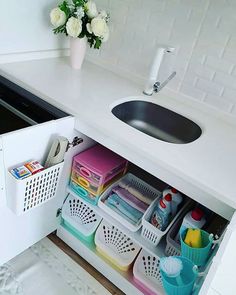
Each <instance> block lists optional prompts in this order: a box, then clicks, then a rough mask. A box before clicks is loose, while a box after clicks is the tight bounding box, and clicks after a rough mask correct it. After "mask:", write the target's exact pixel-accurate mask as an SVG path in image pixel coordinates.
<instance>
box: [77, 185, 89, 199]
mask: <svg viewBox="0 0 236 295" xmlns="http://www.w3.org/2000/svg"><path fill="white" fill-rule="evenodd" d="M77 191H78V194H79V195H81V196H82V197H87V195H88V193H87V191H86V190H85V189H83V188H82V187H79V186H78V187H77Z"/></svg>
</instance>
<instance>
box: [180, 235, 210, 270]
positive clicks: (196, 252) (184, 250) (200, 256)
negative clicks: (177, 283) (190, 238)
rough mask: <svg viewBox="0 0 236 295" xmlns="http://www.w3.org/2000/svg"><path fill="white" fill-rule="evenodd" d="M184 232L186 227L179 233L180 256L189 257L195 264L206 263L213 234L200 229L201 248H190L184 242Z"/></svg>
mask: <svg viewBox="0 0 236 295" xmlns="http://www.w3.org/2000/svg"><path fill="white" fill-rule="evenodd" d="M186 232H187V229H185V230H183V231H182V232H181V234H180V243H181V256H183V257H186V258H188V259H190V260H191V261H192V262H193V263H194V264H196V265H197V266H204V265H206V263H207V260H208V258H209V256H210V252H211V248H212V244H213V236H212V235H211V234H209V233H208V232H206V231H204V230H201V238H202V248H192V247H190V246H189V245H187V244H186V243H185V242H184V239H185V236H186Z"/></svg>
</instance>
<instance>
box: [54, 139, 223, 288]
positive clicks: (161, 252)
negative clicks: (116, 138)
mask: <svg viewBox="0 0 236 295" xmlns="http://www.w3.org/2000/svg"><path fill="white" fill-rule="evenodd" d="M93 144H96V142H93ZM127 172H130V173H132V174H134V175H135V176H137V177H139V178H140V179H142V180H144V181H145V182H147V183H148V184H150V185H151V186H153V187H154V188H156V189H157V190H159V191H160V192H162V191H163V190H164V189H165V188H166V187H167V186H168V184H167V183H165V182H163V181H162V180H160V179H158V178H156V177H155V176H153V175H151V174H150V173H148V172H147V171H145V170H143V169H142V168H140V167H138V166H137V165H135V164H134V163H131V162H129V165H128V169H127ZM67 193H69V194H72V195H73V194H74V195H75V193H74V192H73V191H72V190H71V189H70V188H67ZM188 198H190V199H191V197H190V196H188ZM195 204H196V201H193V200H192V203H191V205H192V206H194V205H195ZM88 205H89V206H91V208H93V209H94V211H95V212H96V213H98V214H100V215H101V217H102V218H103V219H104V220H107V221H109V222H110V223H111V224H112V225H114V226H115V227H117V228H118V229H120V230H121V231H122V232H124V233H125V234H126V235H127V236H129V237H130V238H132V239H133V240H135V241H136V242H137V243H138V244H139V245H140V246H141V247H142V248H143V249H145V250H146V251H148V252H149V253H150V254H151V255H156V256H158V257H163V256H165V255H166V254H165V248H166V236H164V237H163V238H162V239H161V242H160V243H159V244H158V245H157V246H156V247H154V246H153V245H151V244H149V243H148V242H146V241H145V240H144V238H143V237H142V236H141V235H140V230H139V231H138V232H131V231H130V230H129V229H127V228H125V227H124V226H123V225H122V224H121V223H119V222H118V221H117V220H115V219H114V218H112V217H111V216H109V215H108V214H107V213H106V212H102V210H101V209H100V208H99V207H97V206H93V205H91V204H89V203H88ZM208 209H210V208H208ZM217 216H218V214H217V213H214V212H212V216H211V219H210V220H209V223H208V225H209V229H210V228H211V226H210V225H211V222H212V223H214V220H215V218H217ZM219 218H220V220H222V227H223V228H224V229H226V227H227V224H228V223H229V221H228V220H226V219H224V218H222V217H219ZM218 222H219V221H218ZM206 230H207V229H206ZM57 235H58V236H59V237H60V238H61V239H62V240H64V242H66V243H67V244H68V245H69V246H70V247H71V248H72V249H74V250H75V251H76V252H77V253H78V254H79V255H81V256H82V257H83V258H84V259H86V260H87V261H88V262H89V263H90V264H91V265H93V266H94V267H95V268H97V269H98V270H99V271H100V272H101V273H102V274H103V275H105V276H106V277H107V278H108V279H109V280H111V281H112V282H113V283H114V284H116V285H117V286H118V287H119V288H121V290H122V291H124V292H125V293H127V294H131V293H132V292H136V293H135V294H145V291H144V290H143V289H142V287H141V286H140V285H139V284H137V283H136V282H135V281H134V280H133V275H132V269H131V270H129V271H127V272H122V271H120V270H119V269H118V268H116V267H115V266H114V265H113V264H111V262H110V261H108V260H107V259H105V258H104V257H102V256H101V255H100V253H98V251H97V250H96V246H95V245H94V246H91V245H88V244H87V243H86V242H85V241H83V240H81V239H80V238H79V237H77V236H76V234H74V235H73V233H71V232H69V230H68V228H67V227H66V226H65V225H60V227H59V228H58V231H57ZM218 248H219V245H218V244H217V245H216V246H215V247H214V250H213V251H212V252H211V255H210V257H209V259H208V262H207V264H206V266H205V267H204V268H199V271H200V272H204V275H203V276H202V277H200V278H199V279H198V280H197V285H198V287H197V289H196V290H195V293H193V294H198V292H199V289H200V288H201V285H202V284H203V282H204V279H205V276H206V275H207V273H208V270H209V268H210V266H211V262H212V259H213V257H214V256H215V255H216V253H217V250H218ZM158 292H159V293H160V294H164V293H163V289H162V287H161V286H160V290H158Z"/></svg>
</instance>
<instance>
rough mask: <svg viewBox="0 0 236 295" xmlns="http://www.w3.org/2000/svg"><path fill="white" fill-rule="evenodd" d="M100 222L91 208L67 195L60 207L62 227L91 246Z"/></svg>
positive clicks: (99, 218)
mask: <svg viewBox="0 0 236 295" xmlns="http://www.w3.org/2000/svg"><path fill="white" fill-rule="evenodd" d="M101 220H102V218H101V217H100V216H99V215H98V214H97V213H96V212H94V210H93V209H92V208H90V207H89V206H88V205H87V204H85V203H84V202H83V201H82V200H80V199H79V198H76V197H75V196H72V195H71V194H69V196H68V197H67V199H66V201H65V203H64V204H63V207H62V225H63V226H64V227H65V228H66V229H67V230H69V231H70V232H71V233H72V234H73V235H74V236H75V237H77V238H78V239H80V240H83V241H85V242H86V243H88V244H93V243H94V234H95V231H96V229H97V227H98V225H99V224H100V222H101Z"/></svg>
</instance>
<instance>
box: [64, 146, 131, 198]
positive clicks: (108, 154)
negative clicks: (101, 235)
mask: <svg viewBox="0 0 236 295" xmlns="http://www.w3.org/2000/svg"><path fill="white" fill-rule="evenodd" d="M127 163H128V161H127V160H125V159H123V158H122V157H121V156H119V155H117V154H115V153H114V152H112V151H110V150H109V149H107V148H105V147H103V146H101V145H99V144H97V145H95V146H93V147H91V148H89V149H87V150H85V151H83V152H81V153H79V154H78V155H76V156H75V157H74V158H73V165H72V172H71V182H70V186H71V188H72V189H73V190H74V191H75V192H76V193H78V194H79V196H80V197H82V198H84V199H86V200H87V201H89V202H91V203H94V204H96V203H97V200H98V197H99V196H100V194H101V193H102V192H103V191H104V190H105V189H106V188H107V187H108V186H109V185H110V184H111V183H112V182H114V181H115V180H116V179H118V178H119V177H121V176H122V175H123V174H124V173H125V171H126V168H127Z"/></svg>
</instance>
